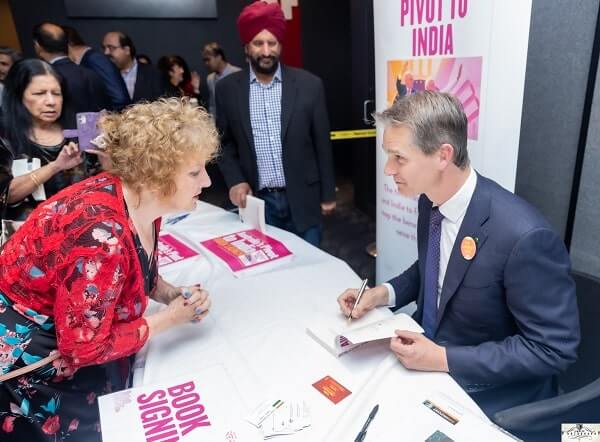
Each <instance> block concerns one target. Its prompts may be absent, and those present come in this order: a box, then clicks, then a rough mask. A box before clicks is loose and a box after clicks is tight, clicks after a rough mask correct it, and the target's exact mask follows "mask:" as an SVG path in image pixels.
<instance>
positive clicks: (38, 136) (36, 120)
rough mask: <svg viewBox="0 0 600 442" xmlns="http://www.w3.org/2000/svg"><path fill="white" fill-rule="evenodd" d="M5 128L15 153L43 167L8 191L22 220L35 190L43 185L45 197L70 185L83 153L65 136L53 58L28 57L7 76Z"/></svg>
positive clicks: (12, 214)
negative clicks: (52, 63) (46, 59)
mask: <svg viewBox="0 0 600 442" xmlns="http://www.w3.org/2000/svg"><path fill="white" fill-rule="evenodd" d="M5 84H6V89H5V91H4V95H3V104H2V107H3V109H4V111H5V112H4V120H3V132H4V136H5V138H6V140H7V141H8V145H9V146H8V147H9V148H10V149H11V152H12V154H13V156H14V158H15V159H27V160H31V159H33V158H39V159H40V162H41V166H42V167H41V168H40V169H37V170H34V171H32V172H30V173H27V174H25V175H22V176H18V177H15V178H14V179H13V180H12V182H11V184H10V190H9V194H8V203H9V206H8V209H7V216H6V217H7V218H9V219H15V220H22V219H24V218H25V217H26V216H27V215H28V213H29V212H30V211H31V210H32V209H33V208H34V207H35V206H36V205H37V204H38V203H37V201H35V200H34V199H33V197H32V196H31V194H32V193H33V192H34V191H35V190H36V189H37V188H38V187H40V186H43V188H44V191H45V194H46V197H50V196H52V195H54V194H55V193H56V192H58V191H59V190H61V189H63V188H65V187H67V186H68V185H70V184H71V183H72V182H74V181H75V180H76V179H78V176H77V175H74V174H72V173H67V172H68V171H71V170H72V169H73V168H75V167H77V166H78V165H79V164H80V163H81V162H82V158H81V155H80V153H79V150H78V148H77V145H76V144H75V143H73V142H68V140H65V138H64V136H63V128H62V124H61V119H60V118H61V113H62V109H63V93H62V86H61V78H60V76H59V75H58V73H57V72H56V71H55V70H54V69H53V68H52V66H50V65H49V64H48V63H46V62H45V61H42V60H37V59H23V60H21V61H18V62H17V63H15V64H14V65H13V67H12V68H11V70H10V72H9V73H8V76H7V77H6V83H5Z"/></svg>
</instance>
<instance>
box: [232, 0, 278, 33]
mask: <svg viewBox="0 0 600 442" xmlns="http://www.w3.org/2000/svg"><path fill="white" fill-rule="evenodd" d="M237 25H238V30H239V32H240V38H241V39H242V42H243V43H244V44H248V43H250V42H251V41H252V39H253V38H254V37H256V34H259V33H260V32H262V31H263V30H265V29H266V30H267V31H269V32H270V33H271V34H273V35H274V36H275V37H276V38H277V40H279V42H280V43H281V42H283V38H284V37H285V28H286V23H285V16H284V15H283V11H282V10H281V6H279V3H266V2H264V1H257V2H254V3H252V4H251V5H248V6H246V7H245V8H244V9H243V10H242V12H241V14H240V16H239V17H238V20H237Z"/></svg>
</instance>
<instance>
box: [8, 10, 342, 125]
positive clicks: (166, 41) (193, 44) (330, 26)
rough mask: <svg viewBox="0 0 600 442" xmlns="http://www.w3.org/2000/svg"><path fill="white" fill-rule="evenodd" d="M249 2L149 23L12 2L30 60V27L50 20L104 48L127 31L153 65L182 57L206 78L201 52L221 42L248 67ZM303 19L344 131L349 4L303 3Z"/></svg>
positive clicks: (309, 63)
mask: <svg viewBox="0 0 600 442" xmlns="http://www.w3.org/2000/svg"><path fill="white" fill-rule="evenodd" d="M249 3H251V1H250V0H219V1H218V5H217V6H218V18H217V19H152V20H150V19H105V18H97V19H83V18H77V19H69V18H67V15H66V10H65V6H64V2H63V1H62V0H44V1H39V0H11V1H10V5H11V9H12V12H13V16H14V20H15V25H16V28H17V33H18V35H19V39H20V41H21V45H22V47H23V51H24V53H25V55H27V56H34V52H33V45H32V42H31V29H32V28H33V26H34V25H35V24H37V23H39V22H41V21H45V20H48V21H52V22H55V23H58V24H68V25H70V26H73V27H74V28H76V29H77V30H78V31H79V32H80V33H81V35H82V36H83V38H84V39H85V40H86V41H87V43H88V44H89V45H90V46H94V47H95V48H99V47H100V44H101V42H102V37H103V36H104V34H105V33H106V32H108V31H111V30H122V31H125V32H126V33H128V34H129V35H130V36H131V38H132V39H133V41H134V43H135V45H136V49H137V51H138V53H146V54H148V55H150V57H151V58H152V60H153V61H154V62H156V60H157V59H158V57H160V56H161V55H164V54H179V55H181V56H182V57H184V58H185V60H186V61H187V62H188V64H189V65H190V68H191V69H194V70H197V71H198V72H199V73H200V75H201V76H202V77H205V76H206V74H207V72H206V71H205V69H204V65H203V64H202V59H201V55H200V51H201V48H202V46H203V45H204V44H205V43H208V42H210V41H218V42H219V43H220V44H221V45H222V46H223V49H224V50H225V53H226V55H227V57H228V59H229V60H230V61H231V62H232V63H233V64H236V65H238V66H242V65H243V64H244V54H243V49H242V45H241V42H240V39H239V36H238V32H237V27H236V20H237V17H238V14H239V13H240V11H241V10H242V8H243V7H244V6H245V5H247V4H249ZM301 16H302V21H301V22H302V45H303V53H304V67H305V68H306V69H307V70H309V71H311V72H313V73H315V74H316V75H318V76H320V77H321V78H322V79H323V81H324V83H325V88H326V94H327V102H328V107H329V115H330V119H331V122H332V127H333V128H340V129H346V128H348V127H347V126H348V124H349V123H348V122H347V118H348V107H349V106H348V103H349V96H350V74H349V71H350V47H349V43H348V41H349V36H350V28H349V21H350V19H349V6H348V4H347V1H345V0H328V1H326V2H323V1H320V0H303V1H302V4H301ZM332 18H335V19H332ZM284 50H285V48H284Z"/></svg>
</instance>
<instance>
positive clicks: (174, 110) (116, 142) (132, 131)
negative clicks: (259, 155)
mask: <svg viewBox="0 0 600 442" xmlns="http://www.w3.org/2000/svg"><path fill="white" fill-rule="evenodd" d="M98 126H99V127H100V131H101V132H102V135H103V142H104V144H105V150H106V152H107V153H108V155H109V156H110V159H111V162H112V165H111V166H110V167H109V169H108V172H110V173H112V174H114V175H116V176H118V177H119V178H121V180H122V181H123V182H124V183H125V184H127V185H128V186H129V187H130V188H132V189H133V190H134V191H135V192H137V193H138V194H139V193H140V192H141V190H142V188H150V189H155V190H157V191H158V192H159V193H160V194H161V195H162V196H163V197H167V196H170V195H173V194H174V193H175V191H176V190H177V189H176V185H175V174H176V172H177V170H178V169H179V168H180V167H181V165H182V164H183V163H185V162H188V161H190V160H191V159H195V158H202V159H204V160H206V161H210V160H212V159H214V158H215V157H216V156H217V154H218V147H219V136H218V133H217V129H216V127H215V123H214V121H213V119H212V117H211V116H210V114H209V113H208V112H207V111H206V110H205V109H203V108H201V107H198V106H196V105H194V104H191V103H190V102H189V99H187V98H162V99H160V100H157V101H154V102H151V103H139V104H135V105H133V106H130V107H128V108H127V109H125V110H124V111H123V112H122V113H120V114H117V113H111V114H106V115H104V116H102V118H101V119H100V121H99V123H98Z"/></svg>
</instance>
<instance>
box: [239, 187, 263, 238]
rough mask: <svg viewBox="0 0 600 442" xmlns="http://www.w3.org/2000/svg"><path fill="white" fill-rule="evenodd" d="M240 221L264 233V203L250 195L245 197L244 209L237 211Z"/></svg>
mask: <svg viewBox="0 0 600 442" xmlns="http://www.w3.org/2000/svg"><path fill="white" fill-rule="evenodd" d="M239 212H240V220H241V221H242V222H243V223H245V224H249V225H250V226H252V227H253V228H255V229H257V230H260V231H261V232H263V233H265V229H266V227H265V201H264V200H261V199H260V198H256V197H255V196H252V195H247V196H246V207H245V208H241V207H240V209H239Z"/></svg>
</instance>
